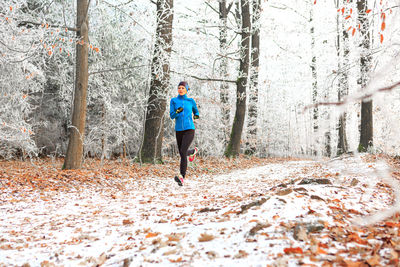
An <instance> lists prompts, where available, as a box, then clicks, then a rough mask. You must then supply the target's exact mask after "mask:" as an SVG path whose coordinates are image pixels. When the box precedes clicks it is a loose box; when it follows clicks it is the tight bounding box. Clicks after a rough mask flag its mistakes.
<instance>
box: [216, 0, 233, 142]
mask: <svg viewBox="0 0 400 267" xmlns="http://www.w3.org/2000/svg"><path fill="white" fill-rule="evenodd" d="M232 4H233V3H231V4H230V5H229V7H227V6H226V0H221V1H220V2H219V19H220V27H219V44H220V52H221V64H220V77H221V78H227V77H228V58H227V36H228V19H227V17H228V13H229V10H230V8H231V7H232ZM220 100H221V114H222V123H221V127H222V138H223V142H224V144H225V145H226V144H227V142H228V136H229V122H230V113H231V109H230V104H229V86H228V83H227V82H222V83H221V85H220Z"/></svg>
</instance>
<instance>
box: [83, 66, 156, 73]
mask: <svg viewBox="0 0 400 267" xmlns="http://www.w3.org/2000/svg"><path fill="white" fill-rule="evenodd" d="M148 66H150V65H140V66H133V67H125V68H117V69H108V70H98V71H94V72H90V73H89V75H93V74H99V73H104V72H113V71H120V70H130V69H136V68H141V67H148Z"/></svg>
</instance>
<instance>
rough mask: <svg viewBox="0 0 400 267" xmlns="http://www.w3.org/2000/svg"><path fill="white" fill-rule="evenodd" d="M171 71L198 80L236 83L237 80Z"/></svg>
mask: <svg viewBox="0 0 400 267" xmlns="http://www.w3.org/2000/svg"><path fill="white" fill-rule="evenodd" d="M171 72H172V73H176V74H179V75H184V76H189V77H192V78H193V79H196V80H199V81H209V82H226V83H235V84H236V83H237V81H233V80H227V79H221V78H208V77H206V78H202V77H198V76H194V75H188V74H186V73H180V72H176V71H171Z"/></svg>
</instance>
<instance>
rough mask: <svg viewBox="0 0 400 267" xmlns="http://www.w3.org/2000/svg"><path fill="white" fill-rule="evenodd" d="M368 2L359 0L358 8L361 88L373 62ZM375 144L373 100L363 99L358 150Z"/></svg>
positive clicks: (365, 149) (366, 80) (364, 85)
mask: <svg viewBox="0 0 400 267" xmlns="http://www.w3.org/2000/svg"><path fill="white" fill-rule="evenodd" d="M367 7H368V4H367V0H359V1H358V2H357V9H358V20H359V23H360V26H361V27H360V33H361V44H360V47H361V57H360V68H361V69H360V72H361V77H360V79H359V84H360V86H361V89H364V88H365V87H366V85H367V83H368V74H369V70H370V64H371V56H370V55H369V53H370V43H371V37H370V33H369V28H370V27H369V21H368V18H367V13H366V10H367ZM372 145H373V118H372V100H366V101H362V103H361V132H360V144H359V146H358V150H359V151H360V152H366V151H367V150H368V148H369V147H372Z"/></svg>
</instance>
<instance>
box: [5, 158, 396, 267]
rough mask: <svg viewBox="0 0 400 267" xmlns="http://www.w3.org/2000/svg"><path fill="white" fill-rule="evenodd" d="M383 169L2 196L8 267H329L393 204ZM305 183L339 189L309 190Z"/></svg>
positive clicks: (282, 169)
mask: <svg viewBox="0 0 400 267" xmlns="http://www.w3.org/2000/svg"><path fill="white" fill-rule="evenodd" d="M376 164H378V163H366V162H364V161H363V160H361V158H360V157H351V158H346V159H338V160H333V161H323V162H316V161H290V162H282V163H274V164H268V165H266V166H262V167H257V168H252V169H245V170H240V171H235V172H232V173H229V174H224V175H218V176H200V177H194V176H193V175H192V176H191V177H192V178H190V179H187V181H185V184H184V186H183V187H179V186H178V185H177V184H176V183H175V182H174V181H173V179H172V178H170V177H168V178H167V177H146V178H143V179H141V180H140V179H130V180H129V181H127V183H126V186H125V188H124V189H122V190H116V189H115V188H105V187H100V186H99V187H90V188H89V187H87V188H85V187H84V188H80V189H79V190H76V191H74V192H39V191H30V192H18V193H16V192H14V193H12V192H2V193H1V197H0V200H1V202H0V215H1V217H0V266H22V265H23V264H29V266H60V265H62V266H79V265H81V266H93V265H102V264H104V265H105V266H123V265H124V266H128V265H129V264H130V265H131V266H152V265H162V266H177V265H179V266H205V265H211V266H266V265H271V266H272V265H275V266H287V265H288V266H299V265H301V264H303V263H304V264H307V263H309V264H314V265H316V266H320V265H321V263H323V262H326V261H330V260H333V259H335V258H337V254H338V253H340V252H341V251H342V252H343V251H344V250H343V249H344V248H347V249H349V248H351V247H352V246H360V242H358V243H357V238H354V242H350V243H347V241H349V240H348V239H347V241H346V243H345V242H340V240H337V238H336V240H334V239H332V238H330V232H332V231H349V230H350V229H352V227H353V224H352V223H351V221H350V220H351V217H353V218H355V217H356V216H357V215H362V214H363V215H366V214H370V213H374V212H376V211H379V210H382V209H386V208H388V207H389V206H390V205H391V203H392V202H393V196H392V194H391V190H388V188H387V187H385V186H384V185H382V184H381V177H376V176H375V175H374V169H375V167H376V166H375V165H376ZM189 172H190V170H189ZM304 178H314V179H315V178H318V179H325V180H324V181H326V179H328V180H329V181H331V182H332V184H324V182H323V183H322V184H317V183H311V184H301V185H300V182H301V181H303V179H304ZM246 205H247V206H246ZM344 211H346V214H353V215H354V216H351V215H348V216H344ZM307 227H314V228H315V230H310V229H311V228H307ZM306 228H307V229H308V230H307V231H305V230H304V229H306ZM343 229H344V230H343ZM296 231H297V233H296V234H297V236H295V232H296ZM316 240H317V241H316ZM351 240H352V239H351ZM351 240H350V241H351ZM316 244H318V245H316ZM299 249H300V250H301V251H300V252H299V251H298V250H299ZM316 250H317V252H320V253H315V254H310V253H307V251H311V252H316ZM296 251H297V253H296ZM343 255H344V256H345V257H347V258H349V259H353V260H354V261H356V260H357V257H359V255H357V254H354V253H353V255H351V253H350V254H347V255H345V254H343ZM26 266H28V265H26Z"/></svg>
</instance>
